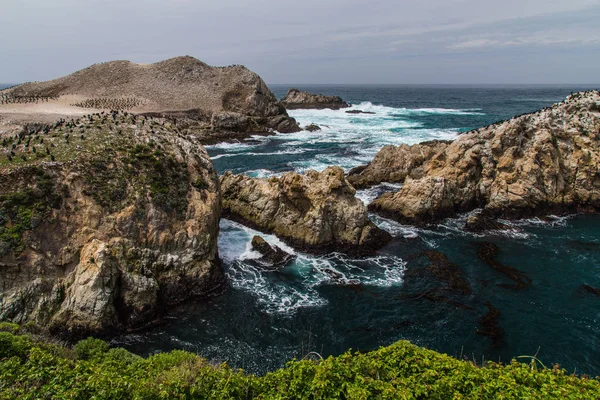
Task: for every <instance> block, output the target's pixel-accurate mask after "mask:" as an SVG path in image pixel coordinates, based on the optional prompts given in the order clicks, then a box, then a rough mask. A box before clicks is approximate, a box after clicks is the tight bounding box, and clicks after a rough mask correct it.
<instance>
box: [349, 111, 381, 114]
mask: <svg viewBox="0 0 600 400" xmlns="http://www.w3.org/2000/svg"><path fill="white" fill-rule="evenodd" d="M346 114H375V113H374V112H373V111H363V110H348V111H346Z"/></svg>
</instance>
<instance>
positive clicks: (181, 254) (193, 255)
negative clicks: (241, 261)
mask: <svg viewBox="0 0 600 400" xmlns="http://www.w3.org/2000/svg"><path fill="white" fill-rule="evenodd" d="M108 64H110V65H109V66H107V65H99V66H92V67H90V68H88V69H85V70H82V71H79V72H77V73H75V74H72V75H69V76H68V77H65V78H61V79H58V80H55V81H49V82H42V83H35V84H26V85H20V86H17V87H14V88H11V89H9V90H5V91H3V92H2V93H3V95H5V96H12V97H11V98H13V97H14V98H19V99H21V100H22V99H24V98H26V97H27V98H29V97H31V98H35V99H37V100H36V101H39V99H40V98H48V100H47V101H48V102H51V101H59V100H60V99H61V98H62V96H67V94H66V93H67V92H68V93H69V95H72V94H73V93H76V94H78V95H79V96H81V97H86V98H87V100H81V102H80V103H77V104H80V105H79V106H77V107H80V108H81V107H83V106H85V105H88V104H91V105H94V106H97V105H100V104H105V103H104V102H101V101H96V100H93V99H97V98H100V97H97V96H116V97H115V98H117V97H118V98H126V97H123V96H124V95H125V94H124V93H120V92H116V91H115V90H117V89H115V88H113V87H112V86H110V85H109V86H106V87H104V86H100V87H99V86H95V84H92V83H91V82H92V81H93V79H92V78H94V77H97V76H99V74H100V75H102V73H105V71H106V70H107V68H108V67H110V68H108V69H111V68H112V69H114V68H116V69H118V70H119V71H121V70H122V71H130V72H131V71H137V69H136V68H138V67H137V66H135V65H132V64H131V63H127V62H114V63H113V64H111V63H108ZM214 68H215V67H209V66H207V65H206V64H204V63H201V62H200V61H198V60H195V59H191V58H186V57H183V58H177V59H172V60H167V61H165V62H163V63H157V64H156V65H154V64H153V66H152V68H151V71H154V72H152V73H150V75H148V73H146V72H145V73H144V74H145V75H144V74H142V77H145V78H147V79H150V78H152V79H154V81H155V82H162V80H161V79H162V78H161V77H164V74H166V73H167V72H168V73H172V74H174V75H175V76H176V77H177V82H176V84H174V86H173V87H170V90H169V93H172V94H173V93H174V95H177V96H179V95H182V96H186V95H189V98H187V100H189V101H187V102H186V101H181V102H179V103H177V104H176V107H174V108H172V109H169V110H167V109H166V108H161V107H163V106H164V104H165V103H164V102H165V101H167V100H168V99H167V98H165V97H161V96H159V95H157V94H156V93H154V92H152V91H151V90H149V89H144V90H141V91H139V90H138V89H136V90H138V91H137V92H135V91H134V92H131V93H127V95H128V96H129V95H131V96H134V97H135V98H136V99H137V100H136V101H133V100H132V101H129V100H128V101H125V100H123V102H117V103H114V104H125V105H131V106H132V107H133V108H136V107H137V109H136V110H135V112H132V111H116V110H113V111H110V112H106V111H99V112H93V113H89V114H85V115H82V116H80V117H74V118H60V119H58V120H56V121H55V122H53V123H51V124H43V123H35V124H26V125H23V126H19V125H18V124H12V125H6V126H9V128H4V130H0V139H2V143H1V146H0V276H1V278H2V282H3V285H2V288H0V320H7V321H13V322H17V323H20V324H28V323H29V324H35V325H37V326H39V327H40V328H41V329H44V330H46V331H48V332H51V333H52V334H55V335H59V336H62V337H67V338H71V337H81V336H84V335H88V334H94V335H103V334H107V335H111V334H113V335H114V334H118V333H119V332H125V331H132V330H136V329H143V328H145V327H148V326H150V325H152V324H155V323H156V322H157V321H160V319H161V318H162V316H163V315H164V313H165V312H166V311H167V310H169V309H170V308H171V307H173V306H175V305H177V304H181V303H184V302H187V301H190V300H192V299H199V298H204V297H207V296H211V295H213V294H214V293H216V292H218V291H219V290H220V289H221V288H222V287H223V284H224V280H225V277H224V273H223V269H222V266H221V261H220V259H219V255H218V248H217V237H218V232H219V219H220V218H221V216H224V217H227V218H231V219H233V220H236V221H239V222H241V223H243V224H245V225H247V226H249V227H252V228H256V229H258V230H260V231H262V232H266V233H274V234H275V235H277V236H278V237H279V238H281V239H282V240H284V241H285V242H287V243H289V244H290V245H292V246H293V247H295V248H296V249H298V250H301V251H305V252H310V253H329V252H344V253H347V254H349V255H352V256H359V257H361V256H367V255H372V254H376V253H377V251H378V250H379V249H380V248H382V247H383V246H385V245H386V244H387V243H389V242H390V241H391V240H392V237H391V235H390V234H389V233H388V232H386V231H384V230H382V229H381V228H379V227H377V226H376V225H375V224H374V223H373V222H372V221H371V220H370V219H369V215H368V211H372V212H376V213H379V214H381V215H383V216H386V217H390V218H392V219H395V220H397V221H400V222H402V223H406V224H414V225H424V224H429V223H435V222H437V221H439V220H440V219H442V218H445V217H450V216H454V215H455V214H456V213H460V212H466V211H471V210H473V209H475V208H481V209H482V210H483V211H482V213H481V214H480V215H477V216H472V218H470V219H469V220H468V221H467V226H466V228H467V229H469V230H472V231H482V230H487V229H502V224H500V223H499V222H497V221H496V219H497V218H500V217H501V218H521V217H524V216H530V215H540V214H544V213H547V212H558V211H560V212H571V211H581V210H583V211H598V210H599V209H600V171H599V169H598V165H600V93H598V91H590V92H583V93H577V94H573V95H571V96H569V97H568V98H567V99H566V100H565V101H563V102H561V103H558V104H555V105H553V106H552V107H549V108H547V109H544V110H540V111H538V112H536V113H531V114H526V115H522V116H519V117H515V118H512V119H510V120H508V121H503V122H500V123H497V124H494V125H491V126H487V127H484V128H480V129H477V130H475V131H471V132H467V133H464V134H461V135H460V136H459V137H458V138H457V139H456V140H454V141H441V140H436V141H429V142H422V143H419V144H414V145H412V146H409V145H400V146H391V145H389V146H385V147H384V148H383V149H381V150H380V151H379V152H378V153H377V155H376V156H375V157H374V159H373V161H372V162H371V163H369V164H368V165H364V166H360V167H357V168H354V169H352V170H351V171H350V172H349V173H348V175H347V176H345V175H344V171H343V170H342V169H341V168H340V167H328V168H326V169H325V170H323V171H321V172H317V171H312V170H309V171H307V172H306V173H304V174H298V173H294V172H288V173H285V174H283V175H282V176H280V177H272V178H251V177H248V176H245V175H235V174H232V173H230V172H227V173H224V174H223V175H222V176H220V177H219V176H217V173H216V171H215V169H214V166H213V164H212V161H211V160H210V157H209V156H208V154H207V153H206V151H205V149H204V147H203V145H206V144H213V143H218V142H222V141H228V140H241V139H244V138H247V137H248V136H249V135H251V134H265V135H268V134H273V133H275V132H276V131H277V132H282V133H284V132H295V131H298V130H299V129H300V128H299V126H298V124H297V123H296V121H295V120H294V119H293V118H291V117H289V115H288V114H287V111H286V109H285V107H288V108H290V109H294V108H317V109H323V108H331V109H336V110H337V109H341V108H346V107H349V105H348V104H347V103H345V102H344V101H343V100H342V99H341V98H339V97H337V96H322V95H312V94H309V93H306V92H300V91H298V90H296V89H291V90H290V91H289V92H288V95H287V96H286V98H285V99H284V100H283V101H282V102H277V100H276V99H275V96H274V95H273V94H272V92H271V91H270V90H269V89H268V88H267V87H266V85H265V84H264V82H263V81H262V80H261V79H260V77H258V75H256V74H254V73H252V72H250V71H248V70H247V69H245V68H243V67H239V66H236V67H227V68H228V69H227V68H226V69H223V70H220V69H214ZM182 71H183V72H182ZM152 74H154V75H152ZM207 77H208V78H210V79H208V78H207ZM138 78H139V77H138ZM138 78H132V79H131V81H128V82H125V83H124V84H123V85H124V87H128V86H127V85H131V87H135V88H137V87H138V86H136V85H137V82H138V81H137V80H136V79H138ZM159 78H160V79H159ZM204 78H207V79H208V81H202V82H201V83H199V81H201V80H202V79H204ZM152 79H151V80H152ZM211 83H212V84H214V83H219V85H220V86H219V85H215V86H217V87H220V88H221V89H219V90H217V89H211V90H213V91H214V93H213V92H211V93H212V94H211V96H212V97H211V98H210V99H209V100H210V101H209V100H206V99H204V100H200V98H199V97H197V96H196V95H193V96H192V95H190V94H189V93H187V92H186V90H187V89H185V88H184V87H185V85H192V86H194V85H195V86H194V87H195V88H196V89H197V90H199V91H201V92H203V93H204V92H206V91H207V90H209V89H207V87H206V85H210V84H211ZM132 90H133V89H132ZM117 95H120V96H121V97H119V96H117ZM28 96H29V97H28ZM55 98H56V99H58V100H56V99H55ZM102 98H104V97H102ZM107 98H108V97H107ZM127 99H129V97H127ZM184 100H185V99H184ZM192 100H193V101H192ZM44 101H46V100H44ZM109 103H110V102H109ZM109 103H107V104H109ZM110 104H112V103H110ZM10 107H16V106H14V105H13V103H11V105H10ZM11 109H12V108H11ZM2 111H3V109H2V108H0V114H2ZM306 129H307V130H309V131H311V132H316V131H318V129H319V127H318V126H316V125H314V124H313V125H309V126H307V127H306ZM384 182H391V183H401V184H402V187H401V189H400V190H399V191H397V192H388V193H384V194H382V195H380V196H379V197H378V198H376V199H375V200H374V201H373V202H372V203H371V204H370V205H369V206H368V209H367V207H366V206H365V205H364V204H363V202H362V201H361V200H360V199H359V198H357V197H356V189H361V188H367V187H370V186H374V185H377V184H380V183H384ZM253 246H254V248H255V249H256V250H257V251H259V252H260V253H261V254H262V255H263V258H262V260H261V261H260V262H261V263H263V264H264V265H265V268H271V269H276V268H278V267H281V266H282V265H285V263H287V262H288V261H289V260H290V259H291V256H290V255H288V254H286V253H285V252H283V251H282V250H281V249H279V248H277V247H273V246H271V245H269V244H268V243H266V242H265V241H264V239H262V238H260V237H256V238H254V240H253ZM496 253H497V248H495V247H494V246H493V245H491V244H487V245H486V246H484V247H482V248H481V249H480V250H479V257H480V258H481V259H482V260H483V261H485V262H486V263H487V264H489V265H490V266H492V267H493V268H494V269H496V270H498V271H500V272H503V273H504V274H506V275H507V276H508V277H510V278H511V279H513V280H515V282H516V283H515V285H513V286H514V287H515V288H518V289H521V288H524V287H526V286H527V285H528V284H530V283H531V281H530V280H529V278H527V277H526V276H523V275H522V274H520V271H519V270H516V269H514V268H512V267H508V266H505V265H503V264H501V263H499V262H498V261H497V260H496V259H495V256H496ZM426 256H427V257H429V258H430V259H431V262H432V266H431V267H430V272H432V273H433V274H435V275H436V276H437V277H438V279H440V280H442V281H444V280H446V281H447V282H446V283H447V285H448V286H449V287H450V288H452V289H453V290H457V291H458V292H460V293H462V294H467V293H469V291H470V289H469V288H468V286H467V284H466V283H465V282H466V281H464V280H463V279H462V278H461V279H459V278H457V277H456V276H457V275H456V271H455V269H456V268H455V266H454V265H453V264H451V263H450V262H449V261H448V260H447V259H445V256H443V255H442V256H440V255H439V254H436V253H434V252H430V253H427V254H426ZM511 288H512V286H511ZM590 288H591V287H590ZM590 288H585V289H586V290H587V291H588V292H593V293H595V292H594V290H592V289H595V288H591V289H590ZM424 296H426V298H428V299H432V300H435V301H440V299H444V298H445V297H444V296H442V295H438V294H435V293H426V294H424ZM497 316H498V311H497V310H496V309H494V308H493V306H491V305H490V306H489V315H488V316H487V317H485V318H484V319H483V320H482V325H486V326H488V328H486V329H487V330H486V329H484V330H482V334H487V335H496V333H494V332H495V331H496V328H497V327H496V325H495V324H496V323H495V318H497ZM490 327H491V328H490ZM492 331H493V332H492ZM490 332H492V333H490ZM494 337H495V338H498V336H497V335H496V336H494Z"/></svg>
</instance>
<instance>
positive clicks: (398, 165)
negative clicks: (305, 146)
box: [347, 140, 450, 189]
mask: <svg viewBox="0 0 600 400" xmlns="http://www.w3.org/2000/svg"><path fill="white" fill-rule="evenodd" d="M448 144H450V142H449V141H444V140H432V141H429V142H423V143H418V144H414V145H412V146H409V145H407V144H402V145H400V146H393V145H387V146H385V147H384V148H382V149H381V150H380V151H379V152H377V154H376V155H375V158H373V161H372V162H371V163H370V164H368V165H365V166H360V167H356V168H353V169H351V170H350V171H349V172H348V178H347V179H348V181H349V182H350V183H351V184H352V186H354V187H355V188H357V189H362V188H365V187H369V186H372V185H377V184H379V183H382V182H403V181H404V180H405V179H406V178H407V177H412V178H420V177H421V176H422V175H423V168H422V166H423V163H424V162H425V161H427V160H429V159H430V158H431V157H432V156H433V155H435V154H436V153H438V152H440V151H442V150H444V149H445V148H446V147H447V146H448Z"/></svg>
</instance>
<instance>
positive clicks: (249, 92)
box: [3, 56, 299, 132]
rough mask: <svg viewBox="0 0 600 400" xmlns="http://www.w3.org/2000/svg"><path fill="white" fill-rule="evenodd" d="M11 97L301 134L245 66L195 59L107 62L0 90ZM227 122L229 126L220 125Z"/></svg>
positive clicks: (215, 125)
mask: <svg viewBox="0 0 600 400" xmlns="http://www.w3.org/2000/svg"><path fill="white" fill-rule="evenodd" d="M3 94H4V95H5V96H9V97H12V98H32V97H41V98H52V99H55V98H56V99H60V98H61V97H67V98H69V99H71V101H70V102H71V103H72V104H71V105H73V106H76V107H82V108H92V109H99V110H117V109H125V110H132V111H136V112H167V111H168V112H174V111H179V112H183V111H190V110H192V111H193V112H191V113H190V115H194V116H196V117H198V116H202V120H203V121H204V122H206V123H207V124H208V126H207V127H208V128H211V129H213V130H228V129H229V130H231V131H234V132H236V131H241V130H251V131H253V132H263V131H265V130H266V129H274V130H279V131H281V132H295V131H298V130H299V127H298V125H297V124H296V122H295V120H294V119H293V118H290V117H289V116H288V115H287V112H286V111H285V109H284V108H283V107H281V106H280V105H279V104H278V102H277V99H276V97H275V96H274V95H273V93H272V92H271V91H270V90H269V88H268V87H267V85H266V84H265V82H264V81H263V80H262V79H261V78H260V77H259V76H258V75H257V74H255V73H254V72H252V71H250V70H248V69H247V68H245V67H243V66H240V65H235V66H230V67H212V66H209V65H207V64H205V63H203V62H201V61H199V60H197V59H195V58H193V57H189V56H186V57H176V58H172V59H169V60H165V61H161V62H158V63H155V64H148V65H143V64H134V63H132V62H129V61H111V62H107V63H102V64H94V65H92V66H90V67H87V68H85V69H82V70H80V71H77V72H75V73H73V74H70V75H67V76H64V77H62V78H58V79H55V80H51V81H47V82H36V83H27V84H24V85H20V86H16V87H14V88H11V89H9V90H6V91H4V92H3ZM223 120H227V121H228V122H227V123H223Z"/></svg>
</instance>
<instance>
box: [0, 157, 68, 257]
mask: <svg viewBox="0 0 600 400" xmlns="http://www.w3.org/2000/svg"><path fill="white" fill-rule="evenodd" d="M24 176H26V177H28V182H25V183H28V184H29V185H28V186H27V187H25V188H23V189H20V190H17V191H13V192H8V193H4V194H0V256H2V255H5V254H7V253H8V252H9V251H11V250H12V251H13V252H14V253H15V254H17V255H18V254H19V253H20V252H22V251H23V248H24V244H23V234H24V233H25V232H26V231H29V230H32V229H35V228H36V227H37V226H39V225H40V224H41V223H42V221H43V220H44V219H45V218H46V217H47V214H48V212H49V210H50V208H56V207H58V206H59V205H60V200H61V198H60V196H58V195H57V194H56V193H54V183H53V180H52V177H50V176H49V175H48V174H47V173H45V172H44V171H43V170H41V169H39V168H37V167H32V168H30V170H29V171H28V173H25V174H24Z"/></svg>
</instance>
